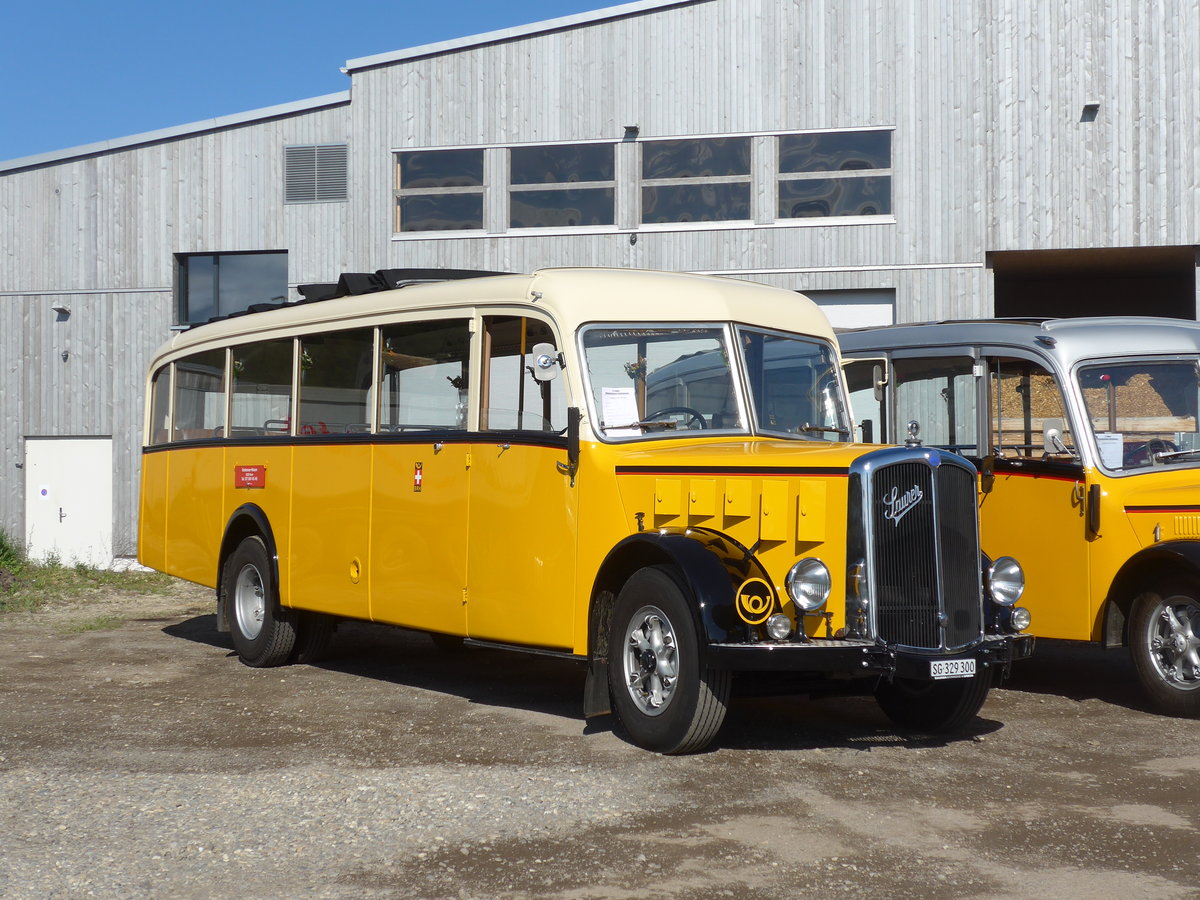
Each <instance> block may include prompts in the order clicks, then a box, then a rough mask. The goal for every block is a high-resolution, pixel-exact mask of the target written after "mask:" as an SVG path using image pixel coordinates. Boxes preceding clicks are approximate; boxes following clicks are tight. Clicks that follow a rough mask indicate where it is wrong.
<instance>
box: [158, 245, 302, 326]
mask: <svg viewBox="0 0 1200 900" xmlns="http://www.w3.org/2000/svg"><path fill="white" fill-rule="evenodd" d="M175 267H176V272H177V278H176V301H177V308H178V310H179V322H180V324H182V325H194V324H197V323H199V322H207V321H208V320H209V319H214V318H217V317H219V316H227V315H229V314H230V313H235V312H241V311H243V310H245V309H248V308H249V307H250V306H252V305H253V304H256V303H283V302H285V301H286V300H287V296H288V277H287V276H288V259H287V251H286V250H271V251H268V252H264V253H180V254H177V255H176V256H175Z"/></svg>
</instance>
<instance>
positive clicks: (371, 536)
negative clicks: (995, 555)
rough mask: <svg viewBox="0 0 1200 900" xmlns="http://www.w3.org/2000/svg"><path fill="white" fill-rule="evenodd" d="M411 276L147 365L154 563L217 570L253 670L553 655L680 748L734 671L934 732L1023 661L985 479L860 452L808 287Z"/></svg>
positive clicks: (925, 452)
mask: <svg viewBox="0 0 1200 900" xmlns="http://www.w3.org/2000/svg"><path fill="white" fill-rule="evenodd" d="M420 274H421V277H419V278H415V277H414V278H412V279H409V278H407V277H406V275H405V273H404V272H402V271H390V272H386V273H380V277H381V278H386V279H387V284H388V285H389V286H390V287H391V289H389V290H384V291H378V292H373V293H368V294H361V295H353V296H341V297H337V298H335V299H329V300H325V301H323V302H302V303H297V304H291V305H285V306H281V307H278V308H273V309H268V310H264V311H258V312H255V313H253V314H248V315H242V316H235V317H231V318H228V319H225V320H222V321H214V322H212V323H209V324H206V325H202V326H199V327H196V328H192V329H190V330H188V331H186V332H182V333H180V334H178V335H177V336H175V337H174V338H173V339H172V340H171V341H170V342H168V343H167V344H166V345H165V346H164V347H162V349H161V350H160V351H159V352H158V353H157V355H156V356H155V358H154V360H153V362H152V364H151V366H150V370H149V373H148V382H147V401H146V427H145V447H144V455H143V459H142V491H141V523H140V535H139V551H138V555H139V559H140V560H141V562H142V563H144V564H145V565H147V566H150V567H153V568H155V569H159V570H162V571H164V572H169V573H171V574H173V575H177V576H179V577H182V578H185V579H189V580H191V581H195V582H199V583H201V584H204V585H208V586H210V587H213V588H215V589H216V596H217V621H218V627H219V628H220V629H223V630H228V631H230V632H232V635H231V636H232V640H233V644H234V647H235V648H236V650H237V653H238V655H239V656H240V658H241V660H242V661H243V662H244V663H246V664H247V665H251V666H274V665H280V664H284V663H288V662H293V661H305V660H312V659H315V658H317V656H319V655H320V654H321V653H322V652H323V651H324V650H325V649H326V647H327V645H328V643H329V640H330V634H331V631H332V629H333V627H334V625H335V623H336V622H337V621H338V620H341V619H362V620H369V621H373V622H380V623H388V624H392V625H398V626H403V627H406V628H411V629H419V630H423V631H427V632H429V633H431V634H432V635H434V636H435V637H436V638H437V639H438V640H439V641H442V642H453V641H462V640H464V639H465V640H466V641H467V642H469V643H471V644H477V645H484V646H489V647H507V648H514V649H518V650H523V651H535V652H539V653H548V654H553V655H558V656H561V657H563V658H566V659H570V660H575V661H577V662H579V663H582V664H584V665H586V667H587V678H586V682H585V684H586V686H585V696H584V713H585V715H588V716H592V715H598V714H604V713H608V712H615V713H616V714H617V716H618V718H619V721H620V723H621V726H622V727H623V729H624V732H625V733H626V734H627V735H628V737H629V738H630V739H631V740H632V741H633V742H634V743H636V744H638V745H640V746H643V747H646V748H649V749H652V750H656V751H660V752H664V753H682V752H689V751H695V750H698V749H700V748H702V747H704V746H705V745H707V744H708V743H709V742H710V741H711V740H712V739H713V737H714V736H715V735H716V733H717V731H718V729H719V728H720V726H721V722H722V720H723V718H724V715H725V709H726V704H727V701H728V698H729V694H730V682H731V678H732V677H733V675H734V674H736V673H737V672H740V671H746V670H760V671H762V670H766V671H779V672H787V673H789V676H788V680H789V683H798V684H799V685H800V687H802V688H803V689H805V690H807V691H809V692H811V693H813V694H823V693H865V694H871V693H874V694H875V696H876V697H877V698H878V700H879V702H880V704H881V706H882V708H883V709H884V711H885V712H886V713H887V714H888V715H889V716H890V717H891V718H892V719H893V720H895V721H896V722H897V723H899V724H900V725H902V726H905V727H912V728H918V729H926V730H943V729H956V728H960V727H961V726H962V725H964V724H965V723H966V722H968V721H969V720H971V719H972V718H973V717H974V716H975V714H976V713H977V712H978V710H979V708H980V706H981V705H982V703H983V701H984V698H985V697H986V695H987V692H988V689H989V688H990V686H991V685H992V684H993V683H994V682H995V681H996V680H997V679H998V678H1000V677H1003V676H1004V675H1006V674H1007V672H1008V669H1009V666H1010V664H1011V662H1012V661H1013V660H1015V659H1019V658H1022V657H1024V656H1027V655H1028V653H1029V652H1030V650H1031V647H1032V639H1031V638H1030V637H1029V636H1028V635H1026V634H1022V633H1021V632H1022V629H1023V628H1024V626H1026V625H1027V622H1028V614H1027V613H1026V611H1025V610H1024V609H1022V608H1020V607H1019V606H1017V605H1016V603H1017V601H1018V599H1019V596H1020V593H1021V590H1022V586H1023V575H1022V573H1021V569H1020V566H1019V565H1018V564H1017V563H1016V562H1015V561H1014V560H1012V559H1011V558H1007V557H1004V558H1000V559H997V560H996V561H995V562H994V563H992V562H991V561H989V560H983V558H982V557H981V554H980V549H979V541H978V522H977V516H976V508H975V473H974V469H973V468H972V467H971V466H969V465H967V464H966V463H964V462H963V461H962V460H961V459H960V458H959V457H957V456H955V455H954V454H950V453H943V452H940V451H937V450H932V449H925V448H884V449H881V448H874V447H868V446H862V445H856V444H852V443H848V438H849V435H850V431H851V427H852V424H851V421H850V418H849V414H848V411H847V410H848V406H847V403H846V394H845V387H844V380H843V377H842V374H841V369H840V366H839V356H838V348H837V344H836V342H835V340H834V335H833V332H832V331H831V329H830V327H829V324H828V322H827V321H826V319H825V317H824V316H823V315H822V314H821V312H820V311H819V310H818V309H817V307H816V306H815V305H814V304H812V303H811V302H810V301H808V300H807V299H806V298H804V297H802V296H800V295H798V294H795V293H792V292H789V291H782V290H777V289H774V288H769V287H765V286H762V285H755V284H750V283H746V282H741V281H734V280H727V279H718V278H707V277H698V276H687V275H679V274H665V273H654V272H635V271H627V270H600V269H560V270H555V269H548V270H541V271H538V272H535V273H534V274H532V275H508V276H495V277H478V278H462V277H459V278H453V279H449V280H443V281H437V282H429V281H428V273H420ZM457 274H459V275H461V274H463V273H457ZM414 282H416V283H414ZM981 561H982V563H983V564H982V565H981Z"/></svg>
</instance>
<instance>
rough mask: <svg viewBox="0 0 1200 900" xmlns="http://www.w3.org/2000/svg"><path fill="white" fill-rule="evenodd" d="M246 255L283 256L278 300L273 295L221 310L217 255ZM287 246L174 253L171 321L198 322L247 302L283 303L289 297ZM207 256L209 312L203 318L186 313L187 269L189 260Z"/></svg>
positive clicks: (228, 313)
mask: <svg viewBox="0 0 1200 900" xmlns="http://www.w3.org/2000/svg"><path fill="white" fill-rule="evenodd" d="M235 256H240V257H247V256H261V257H267V256H276V257H278V256H282V257H283V260H284V276H283V294H282V298H283V299H282V301H279V300H277V299H276V298H262V299H260V300H252V301H250V302H249V303H247V304H246V305H244V306H239V307H237V308H236V309H232V310H229V311H222V308H221V275H220V267H221V263H220V261H221V259H222V258H229V257H235ZM288 256H289V254H288V251H287V250H220V251H198V252H186V253H176V254H175V321H176V324H178V325H184V326H186V325H202V324H204V323H205V322H209V321H212V320H213V319H220V318H224V317H226V316H229V315H232V314H234V313H239V312H245V311H246V310H247V309H249V308H250V306H252V305H254V304H255V303H272V302H284V303H287V302H288V301H289V299H290V291H291V285H290V282H289V281H288V269H289V267H290V265H291V260H290V259H289V258H288ZM205 258H208V259H211V260H212V261H213V273H214V274H213V294H212V296H213V304H214V309H213V315H212V316H210V317H209V318H207V319H192V318H191V317H190V316H189V315H188V314H187V313H188V300H189V292H188V285H189V282H190V280H191V277H192V276H191V273H190V272H189V271H188V270H189V266H190V263H191V262H192V261H193V260H198V259H205Z"/></svg>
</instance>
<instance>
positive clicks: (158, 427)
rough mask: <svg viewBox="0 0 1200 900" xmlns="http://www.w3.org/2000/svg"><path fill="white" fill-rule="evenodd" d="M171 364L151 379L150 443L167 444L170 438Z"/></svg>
mask: <svg viewBox="0 0 1200 900" xmlns="http://www.w3.org/2000/svg"><path fill="white" fill-rule="evenodd" d="M170 411H171V366H170V364H168V365H165V366H163V367H162V368H161V369H159V370H158V371H157V372H155V373H154V377H153V378H152V379H151V381H150V444H151V446H153V445H155V444H165V443H166V442H167V441H168V440H169V439H170V431H169V430H168V429H169V428H170V427H171V422H170V419H169V415H170Z"/></svg>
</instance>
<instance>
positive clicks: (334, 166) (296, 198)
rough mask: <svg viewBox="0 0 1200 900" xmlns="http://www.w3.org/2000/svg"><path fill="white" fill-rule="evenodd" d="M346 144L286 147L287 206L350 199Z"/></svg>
mask: <svg viewBox="0 0 1200 900" xmlns="http://www.w3.org/2000/svg"><path fill="white" fill-rule="evenodd" d="M347 149H348V148H347V145H346V144H315V145H311V146H307V147H284V148H283V185H284V187H283V195H284V202H285V203H321V202H324V201H333V200H345V199H347V196H348V186H347V171H348V163H347V160H348V157H349V154H348V152H347Z"/></svg>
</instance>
